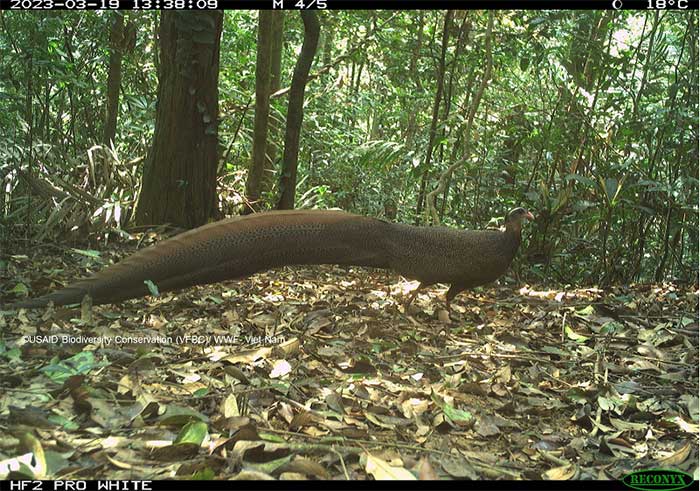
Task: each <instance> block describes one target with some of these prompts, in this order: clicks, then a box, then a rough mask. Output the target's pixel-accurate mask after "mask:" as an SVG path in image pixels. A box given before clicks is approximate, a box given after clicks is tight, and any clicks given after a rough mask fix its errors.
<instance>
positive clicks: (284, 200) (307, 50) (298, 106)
mask: <svg viewBox="0 0 700 491" xmlns="http://www.w3.org/2000/svg"><path fill="white" fill-rule="evenodd" d="M301 19H302V20H303V21H304V43H303V44H302V47H301V53H299V59H298V60H297V64H296V66H295V67H294V75H293V76H292V87H291V89H290V91H289V105H288V107H287V128H286V131H285V135H284V157H283V162H282V174H281V175H280V184H279V187H280V192H281V196H280V200H279V204H278V205H277V207H278V209H280V210H291V209H292V208H294V197H295V193H296V187H297V164H298V161H299V136H300V134H301V123H302V120H303V119H304V91H305V89H306V82H307V80H308V77H309V70H311V64H312V63H313V61H314V56H315V55H316V48H318V36H319V33H320V30H321V26H320V25H319V22H318V15H317V14H316V12H315V11H314V10H302V11H301Z"/></svg>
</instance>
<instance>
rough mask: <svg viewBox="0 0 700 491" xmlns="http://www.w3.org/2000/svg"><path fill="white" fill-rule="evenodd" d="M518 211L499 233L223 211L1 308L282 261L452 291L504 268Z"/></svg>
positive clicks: (119, 295)
mask: <svg viewBox="0 0 700 491" xmlns="http://www.w3.org/2000/svg"><path fill="white" fill-rule="evenodd" d="M524 218H529V219H532V214H530V213H529V212H527V211H525V210H524V209H522V208H516V209H515V210H513V211H511V212H510V213H509V214H508V218H507V220H506V229H505V231H503V232H501V231H496V230H482V231H469V230H454V229H450V228H445V227H415V226H412V225H404V224H396V223H389V222H385V221H382V220H378V219H375V218H368V217H364V216H360V215H353V214H350V213H345V212H342V211H319V210H293V211H275V212H269V213H257V214H254V215H247V216H243V217H236V218H231V219H228V220H222V221H219V222H215V223H210V224H208V225H204V226H202V227H199V228H196V229H194V230H190V231H188V232H184V233H182V234H180V235H177V236H175V237H173V238H171V239H167V240H164V241H162V242H159V243H158V244H155V245H153V246H151V247H148V248H146V249H143V250H141V251H138V252H136V253H134V254H132V255H131V256H129V257H127V258H125V259H124V260H122V261H120V262H118V263H116V264H113V265H112V266H109V267H107V268H105V269H104V270H102V271H100V272H98V273H97V274H95V275H93V276H92V277H90V278H86V279H83V280H80V281H78V282H76V283H73V284H71V285H69V286H68V287H66V288H64V289H61V290H58V291H56V292H54V293H50V294H48V295H44V296H41V297H38V298H35V299H29V300H25V301H20V302H17V303H14V304H11V305H9V306H8V307H9V308H37V307H43V306H45V305H47V304H48V303H49V302H53V303H54V304H55V305H67V304H75V303H79V302H81V300H82V299H83V297H84V296H85V295H90V296H91V297H92V300H93V303H94V304H102V303H115V302H119V301H122V300H128V299H130V298H137V297H142V296H145V295H147V294H148V292H149V291H148V287H147V286H146V284H145V283H144V282H145V281H148V280H150V281H152V282H153V283H155V284H156V286H157V287H158V289H159V290H160V291H161V292H166V291H171V290H179V289H182V288H186V287H189V286H192V285H203V284H208V283H216V282H219V281H223V280H233V279H237V278H244V277H246V276H250V275H251V274H253V273H257V272H259V271H265V270H268V269H271V268H276V267H280V266H288V265H302V264H341V265H353V266H370V267H375V268H385V269H391V270H393V271H396V272H397V273H400V274H402V275H403V276H405V277H407V278H411V279H416V280H419V281H420V282H421V286H426V285H431V284H434V283H449V284H450V285H451V286H450V289H449V291H448V292H447V302H448V305H449V301H450V300H451V299H452V298H454V296H455V295H457V293H459V292H460V291H462V290H464V289H466V288H472V287H474V286H478V285H483V284H486V283H490V282H492V281H494V280H495V279H497V278H498V277H499V276H501V275H502V274H503V273H504V272H505V271H506V269H507V268H508V266H509V265H510V263H511V261H512V260H513V257H514V256H515V253H516V251H517V250H518V246H519V245H520V229H521V224H522V220H523V219H524Z"/></svg>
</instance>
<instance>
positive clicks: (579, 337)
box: [564, 325, 591, 343]
mask: <svg viewBox="0 0 700 491" xmlns="http://www.w3.org/2000/svg"><path fill="white" fill-rule="evenodd" d="M564 332H566V335H567V337H568V338H569V339H571V340H573V341H576V342H577V343H585V342H586V341H588V340H589V339H591V338H590V337H588V336H584V335H583V334H578V333H577V332H575V331H574V330H573V329H571V326H568V325H567V326H564Z"/></svg>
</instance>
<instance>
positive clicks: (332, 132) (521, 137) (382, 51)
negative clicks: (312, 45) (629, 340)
mask: <svg viewBox="0 0 700 491" xmlns="http://www.w3.org/2000/svg"><path fill="white" fill-rule="evenodd" d="M276 14H278V15H279V16H280V17H282V16H284V18H283V19H277V21H276V22H277V24H276V27H275V29H276V31H275V32H277V33H278V34H279V38H278V39H279V41H278V43H279V44H278V46H279V54H280V56H279V60H278V63H279V65H278V66H279V70H278V72H277V73H275V69H274V68H273V69H272V78H273V79H275V77H276V80H273V81H271V82H270V83H271V84H272V85H271V86H272V87H273V88H276V89H285V88H287V87H289V85H290V82H291V80H292V72H293V70H294V66H295V63H296V61H297V57H298V54H299V50H300V48H301V45H302V41H303V37H304V29H303V26H302V21H301V19H300V17H299V15H298V14H297V13H295V12H289V13H284V14H282V13H281V12H278V13H276ZM318 16H319V23H320V39H319V45H318V51H317V53H316V55H315V58H314V61H313V64H312V66H311V70H310V77H309V78H310V79H309V82H308V84H307V86H306V93H305V98H304V119H303V126H302V130H301V135H300V148H299V176H298V184H297V192H296V203H295V206H296V207H299V208H307V207H318V208H331V207H338V208H342V209H344V210H347V211H352V212H356V213H361V214H366V215H371V216H379V217H385V218H388V219H391V220H397V221H403V222H407V223H429V222H431V221H432V222H434V221H435V220H430V216H429V211H430V210H426V204H427V201H428V200H429V199H431V198H432V199H433V200H434V205H435V206H434V209H433V211H434V213H435V215H437V218H438V219H439V221H440V222H442V223H444V224H447V225H451V226H458V227H464V228H484V227H487V226H490V225H494V223H493V222H492V221H491V220H492V218H493V217H499V216H501V217H502V216H503V215H504V213H505V212H506V211H507V210H508V209H510V208H513V207H515V206H525V207H527V208H528V209H530V210H532V211H533V212H534V213H535V215H536V216H537V220H536V222H535V224H534V226H532V227H529V228H528V233H527V234H526V244H525V250H524V254H523V259H521V262H520V266H519V271H520V273H521V275H523V276H526V277H527V278H528V279H529V280H531V281H537V280H541V281H554V282H558V283H578V284H610V283H619V282H638V281H641V282H649V281H666V280H674V281H684V282H696V281H697V270H698V179H697V174H698V22H697V21H698V18H697V12H612V11H611V12H604V11H600V12H583V11H551V12H539V11H519V12H507V11H498V12H493V13H491V14H489V13H485V12H477V11H468V12H461V11H450V12H444V11H400V12H391V11H344V12H319V13H318ZM161 22H163V19H162V17H161V14H160V13H158V12H129V13H128V14H127V15H124V16H121V14H117V13H115V12H96V13H91V14H83V13H74V12H51V13H41V14H37V13H32V12H0V183H1V184H2V187H1V189H0V231H2V233H1V234H0V246H2V247H3V249H4V250H5V251H7V252H9V253H20V252H21V251H18V250H17V249H18V247H21V246H18V244H22V243H23V242H22V241H23V240H32V241H53V240H56V239H61V240H68V241H70V242H75V243H78V244H85V241H86V237H87V236H89V237H91V239H92V240H95V241H99V242H101V243H104V242H105V241H107V240H112V239H114V238H115V237H117V236H119V235H121V231H122V230H135V228H134V227H133V224H134V221H135V220H134V219H135V218H136V216H137V213H136V204H137V202H138V198H139V196H138V194H139V191H140V189H141V184H142V177H143V173H144V168H147V160H148V155H149V151H151V145H152V142H153V135H154V126H155V125H154V122H155V115H156V106H157V102H158V77H159V69H160V67H161V64H162V60H161V53H160V50H159V44H160V43H161V42H163V39H162V36H160V35H159V33H160V31H159V26H160V23H161ZM258 26H259V15H258V12H256V11H229V12H226V13H225V15H224V16H223V26H222V28H221V30H222V35H221V45H220V62H219V81H218V92H219V94H218V97H219V117H218V143H219V144H218V152H217V154H218V155H217V156H216V159H217V161H218V168H217V172H216V183H217V192H216V196H217V202H216V203H215V206H214V207H213V208H214V211H213V212H212V213H211V214H210V215H211V216H210V217H209V218H210V219H215V218H220V217H223V216H224V215H232V214H238V213H241V212H244V211H246V210H248V209H249V208H250V206H251V202H250V200H249V199H248V198H250V195H251V192H250V185H249V186H248V192H246V182H247V180H249V174H248V173H249V170H250V169H251V162H252V160H253V157H252V155H253V140H254V133H255V131H254V129H255V111H256V98H255V94H256V52H257V51H258ZM115 54H117V55H118V56H116V57H115ZM274 60H275V58H274V56H273V57H272V63H273V66H274V63H275V61H274ZM110 72H111V74H112V76H110ZM115 73H118V74H119V77H118V78H117V79H116V82H115V76H114V75H115ZM161 73H162V72H161ZM115 84H116V85H115ZM110 89H111V90H110ZM273 92H275V91H274V90H273ZM115 93H117V94H118V98H116V99H115V97H114V94H115ZM287 96H288V91H285V90H282V91H280V92H277V93H276V94H274V95H273V96H272V97H271V100H270V120H269V124H268V128H269V134H268V144H269V146H270V148H269V149H268V151H267V155H268V156H269V157H270V159H269V161H268V162H265V169H264V172H263V174H262V176H261V182H262V184H261V185H260V186H259V191H260V192H259V193H258V194H259V195H256V196H255V198H256V202H255V203H254V205H255V206H256V207H258V208H261V209H265V208H267V207H273V206H274V203H276V202H277V196H278V195H279V194H280V188H279V182H280V168H281V167H282V155H283V154H282V145H281V144H282V141H283V135H284V127H285V119H286V115H285V113H286V110H287ZM175 123H177V122H175ZM197 165H198V162H192V166H197ZM431 192H432V193H431ZM155 199H157V197H155ZM433 218H434V217H433ZM141 222H142V223H143V221H142V220H141ZM175 225H179V224H175ZM20 239H21V240H20Z"/></svg>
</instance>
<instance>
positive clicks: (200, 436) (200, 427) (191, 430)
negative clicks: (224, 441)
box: [174, 421, 208, 445]
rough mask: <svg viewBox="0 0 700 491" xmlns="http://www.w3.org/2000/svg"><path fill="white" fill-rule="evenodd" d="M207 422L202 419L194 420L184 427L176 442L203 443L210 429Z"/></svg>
mask: <svg viewBox="0 0 700 491" xmlns="http://www.w3.org/2000/svg"><path fill="white" fill-rule="evenodd" d="M207 429H208V427H207V424H206V423H204V422H202V421H192V422H190V423H187V424H186V425H185V426H183V427H182V430H180V433H179V434H178V435H177V438H176V439H175V442H174V443H194V444H196V445H201V444H202V442H203V441H204V439H205V438H206V436H207V434H208V431H207Z"/></svg>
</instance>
